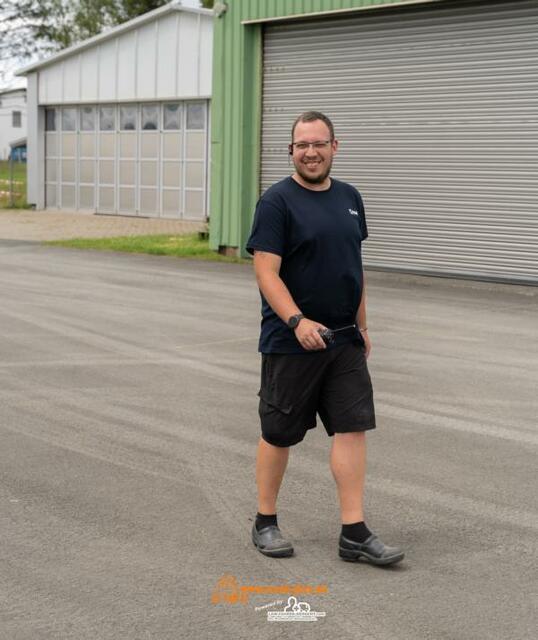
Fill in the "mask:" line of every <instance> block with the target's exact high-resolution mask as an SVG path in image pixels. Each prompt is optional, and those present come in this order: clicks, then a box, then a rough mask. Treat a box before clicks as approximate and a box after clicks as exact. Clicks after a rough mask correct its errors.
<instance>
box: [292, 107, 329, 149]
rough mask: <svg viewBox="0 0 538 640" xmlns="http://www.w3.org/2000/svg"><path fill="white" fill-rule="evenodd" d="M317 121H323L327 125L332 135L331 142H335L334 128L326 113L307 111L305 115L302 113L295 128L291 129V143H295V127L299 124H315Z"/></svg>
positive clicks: (296, 121)
mask: <svg viewBox="0 0 538 640" xmlns="http://www.w3.org/2000/svg"><path fill="white" fill-rule="evenodd" d="M316 120H321V121H322V122H324V123H325V124H326V125H327V127H328V128H329V133H330V134H331V141H332V140H334V126H333V123H332V122H331V121H330V119H329V118H328V117H327V116H326V115H325V114H324V113H321V111H305V112H304V113H301V115H300V116H299V117H298V118H297V119H296V120H295V122H294V123H293V127H292V128H291V141H292V142H293V134H294V133H295V127H296V126H297V125H298V124H299V122H315V121H316Z"/></svg>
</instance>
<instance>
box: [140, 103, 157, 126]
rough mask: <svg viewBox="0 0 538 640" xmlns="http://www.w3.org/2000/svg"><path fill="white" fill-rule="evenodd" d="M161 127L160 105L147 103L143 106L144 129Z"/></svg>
mask: <svg viewBox="0 0 538 640" xmlns="http://www.w3.org/2000/svg"><path fill="white" fill-rule="evenodd" d="M158 128H159V105H158V104H147V105H144V106H143V107H142V129H144V130H148V129H158Z"/></svg>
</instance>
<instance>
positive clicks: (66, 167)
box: [62, 160, 75, 182]
mask: <svg viewBox="0 0 538 640" xmlns="http://www.w3.org/2000/svg"><path fill="white" fill-rule="evenodd" d="M62 182H75V161H74V160H62Z"/></svg>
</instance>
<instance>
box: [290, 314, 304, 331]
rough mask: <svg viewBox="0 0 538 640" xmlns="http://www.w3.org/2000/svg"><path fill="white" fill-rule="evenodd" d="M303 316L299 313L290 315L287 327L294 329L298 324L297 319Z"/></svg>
mask: <svg viewBox="0 0 538 640" xmlns="http://www.w3.org/2000/svg"><path fill="white" fill-rule="evenodd" d="M302 317H303V316H301V315H297V316H291V318H290V319H289V320H288V327H289V328H290V329H295V327H296V326H297V325H298V324H299V321H300V320H301V318H302Z"/></svg>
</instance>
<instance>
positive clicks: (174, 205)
mask: <svg viewBox="0 0 538 640" xmlns="http://www.w3.org/2000/svg"><path fill="white" fill-rule="evenodd" d="M180 197H181V191H167V190H166V189H165V190H164V191H163V211H164V213H168V214H171V213H172V214H176V215H177V216H179V213H180Z"/></svg>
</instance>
